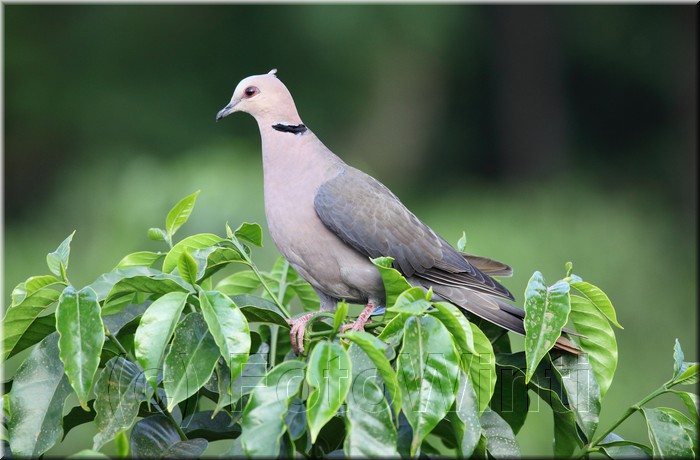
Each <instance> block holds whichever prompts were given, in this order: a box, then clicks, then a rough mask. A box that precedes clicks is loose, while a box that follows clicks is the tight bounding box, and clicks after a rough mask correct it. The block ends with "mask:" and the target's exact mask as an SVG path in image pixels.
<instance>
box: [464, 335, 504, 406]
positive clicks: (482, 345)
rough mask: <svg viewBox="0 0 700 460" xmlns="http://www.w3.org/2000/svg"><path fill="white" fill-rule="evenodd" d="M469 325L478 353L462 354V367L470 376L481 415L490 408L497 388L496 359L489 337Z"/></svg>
mask: <svg viewBox="0 0 700 460" xmlns="http://www.w3.org/2000/svg"><path fill="white" fill-rule="evenodd" d="M469 324H470V326H471V329H472V336H473V338H474V349H475V350H476V353H462V355H461V359H460V367H461V368H462V369H463V370H464V371H465V372H466V373H467V374H468V375H469V382H470V383H471V385H472V388H473V389H474V392H475V393H476V398H477V400H478V401H479V413H481V412H483V411H484V409H486V407H487V406H488V404H489V401H490V400H491V396H493V392H494V388H495V387H496V359H495V357H494V353H493V348H492V347H491V341H490V340H489V339H488V337H486V335H484V333H483V332H482V331H481V329H479V328H478V327H477V326H476V325H475V324H474V323H469Z"/></svg>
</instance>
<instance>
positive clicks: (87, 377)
mask: <svg viewBox="0 0 700 460" xmlns="http://www.w3.org/2000/svg"><path fill="white" fill-rule="evenodd" d="M56 330H57V331H58V334H59V339H58V349H59V357H60V359H61V361H62V362H63V365H64V367H65V372H66V375H67V376H68V381H69V382H70V384H71V386H72V387H73V389H74V390H75V393H76V394H77V395H78V401H79V402H80V405H81V406H82V407H83V409H85V410H88V408H87V400H88V394H89V393H90V390H91V389H92V383H93V381H94V379H95V373H96V372H97V367H98V366H99V364H100V354H101V353H102V345H103V344H104V341H105V332H104V327H103V326H102V319H101V318H100V304H99V303H97V294H96V293H95V291H93V290H92V289H90V288H85V289H81V290H80V291H76V290H75V289H74V288H73V287H72V286H68V287H67V288H65V289H64V290H63V293H62V294H61V297H60V298H59V300H58V307H57V308H56Z"/></svg>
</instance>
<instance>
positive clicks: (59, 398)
mask: <svg viewBox="0 0 700 460" xmlns="http://www.w3.org/2000/svg"><path fill="white" fill-rule="evenodd" d="M71 392H72V390H71V387H70V383H69V382H68V378H67V377H66V376H65V374H64V372H63V364H62V363H61V361H60V360H59V359H58V333H52V334H50V335H49V336H48V337H46V338H45V339H44V340H42V341H41V342H40V343H39V345H37V346H36V348H34V349H33V350H32V352H31V354H30V355H29V357H28V358H27V359H26V360H25V361H24V362H23V363H22V365H21V366H20V367H19V369H18V370H17V373H16V374H15V376H14V382H13V384H12V390H11V391H10V397H9V399H10V408H11V411H12V415H11V418H10V421H9V424H8V427H7V430H8V435H9V441H10V450H11V451H12V454H13V456H16V457H39V456H40V455H42V454H43V453H44V452H46V451H47V450H49V449H50V448H51V447H53V445H54V444H56V443H57V442H59V441H60V440H61V437H62V436H63V427H62V423H61V422H62V418H63V405H64V403H65V400H66V397H68V395H69V394H70V393H71Z"/></svg>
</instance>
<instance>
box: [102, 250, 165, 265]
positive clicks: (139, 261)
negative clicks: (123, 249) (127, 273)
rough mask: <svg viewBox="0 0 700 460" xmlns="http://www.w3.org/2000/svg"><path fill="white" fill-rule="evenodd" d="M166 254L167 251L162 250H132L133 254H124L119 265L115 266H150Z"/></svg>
mask: <svg viewBox="0 0 700 460" xmlns="http://www.w3.org/2000/svg"><path fill="white" fill-rule="evenodd" d="M164 255H165V253H162V252H151V251H139V252H132V253H131V254H128V255H126V256H124V258H122V260H120V261H119V263H118V264H117V266H116V267H114V268H129V267H150V266H151V265H153V264H154V263H156V261H157V260H158V259H160V258H161V257H163V256H164Z"/></svg>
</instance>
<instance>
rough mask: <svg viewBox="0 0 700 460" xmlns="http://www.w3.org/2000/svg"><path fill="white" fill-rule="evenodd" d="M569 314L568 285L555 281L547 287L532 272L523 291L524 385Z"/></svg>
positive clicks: (541, 279) (536, 273)
mask: <svg viewBox="0 0 700 460" xmlns="http://www.w3.org/2000/svg"><path fill="white" fill-rule="evenodd" d="M570 310H571V306H570V300H569V283H567V282H565V281H558V282H556V283H555V284H554V285H552V286H550V287H547V285H546V284H545V281H544V277H543V276H542V274H541V273H540V272H535V273H534V274H533V275H532V277H531V278H530V281H529V282H528V283H527V288H526V290H525V319H524V326H525V356H526V357H527V372H526V373H525V381H526V382H527V381H529V380H530V378H531V377H532V374H533V373H534V372H535V369H536V368H537V364H538V363H539V362H540V361H541V360H542V358H543V357H544V355H546V354H547V352H548V351H549V350H551V349H552V347H553V346H554V344H555V343H556V341H557V339H558V338H559V336H560V335H561V329H562V328H563V327H564V325H565V324H566V322H567V320H568V318H569V311H570Z"/></svg>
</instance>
